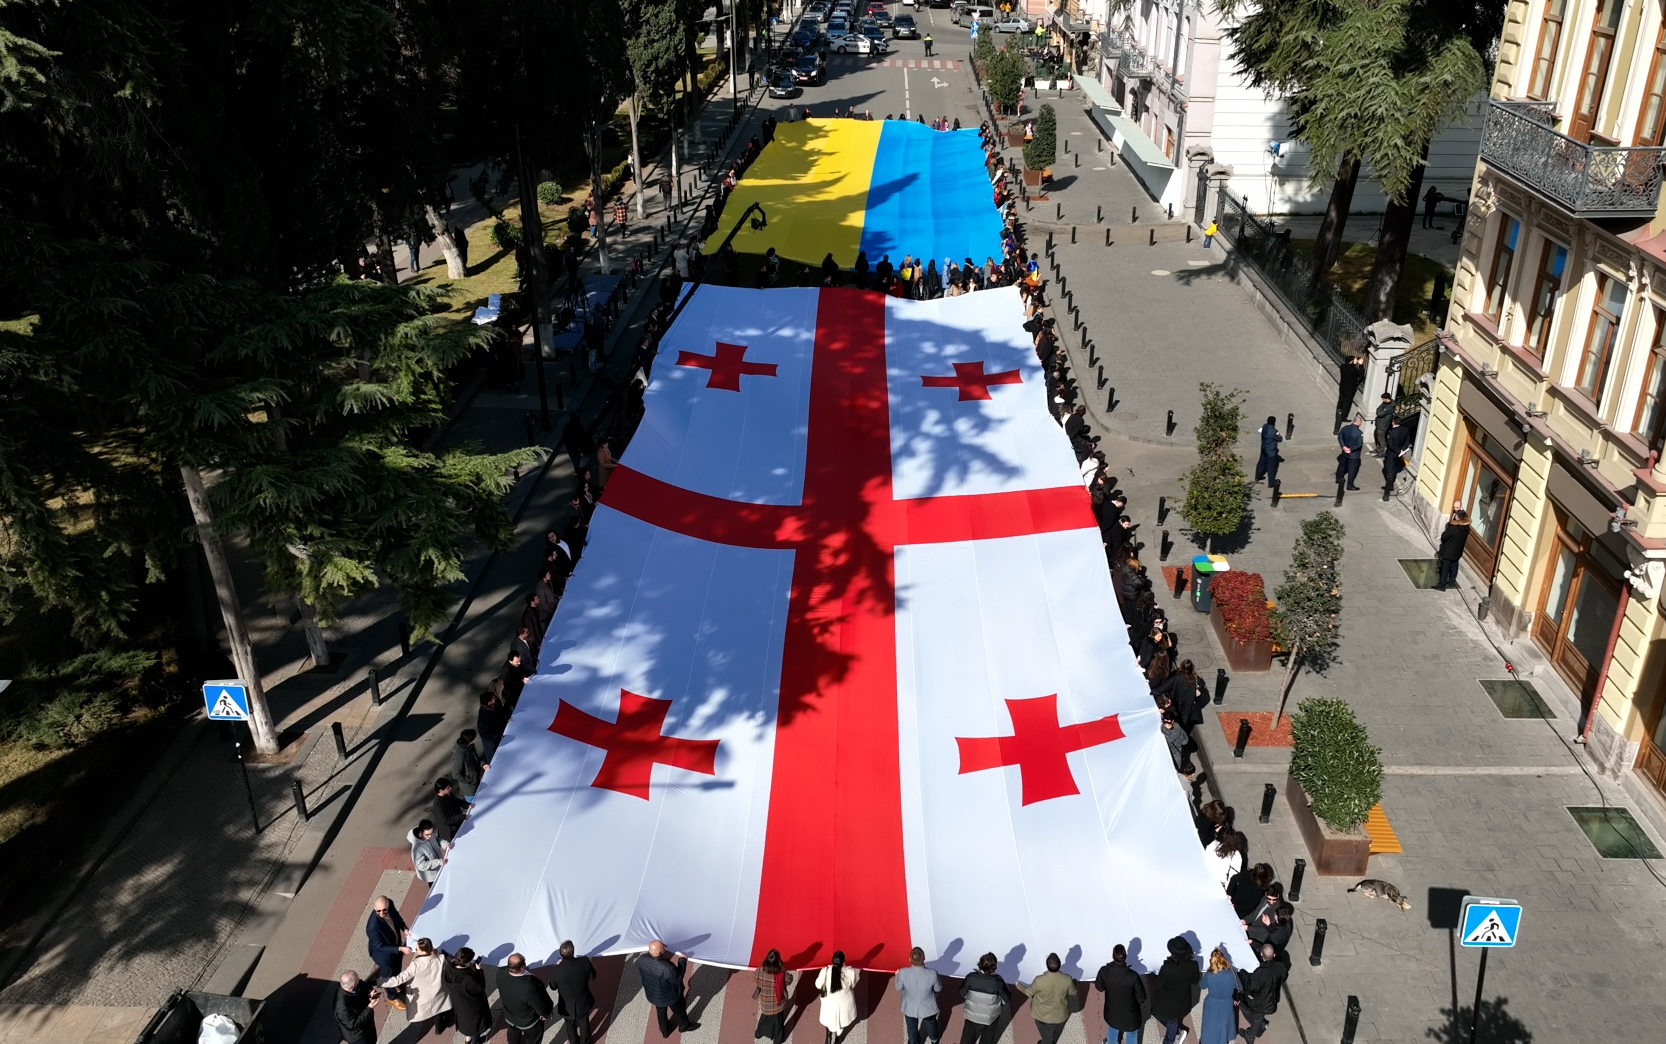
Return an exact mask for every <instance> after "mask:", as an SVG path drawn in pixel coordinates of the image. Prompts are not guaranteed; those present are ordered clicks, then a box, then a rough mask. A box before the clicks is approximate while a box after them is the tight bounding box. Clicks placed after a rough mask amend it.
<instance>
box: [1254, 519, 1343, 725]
mask: <svg viewBox="0 0 1666 1044" xmlns="http://www.w3.org/2000/svg"><path fill="white" fill-rule="evenodd" d="M1345 533H1346V530H1345V529H1344V528H1343V526H1342V523H1341V521H1340V520H1338V519H1337V517H1336V516H1335V515H1333V514H1331V513H1330V512H1329V511H1321V512H1319V513H1318V514H1317V515H1314V516H1313V517H1312V518H1310V519H1308V520H1307V521H1305V522H1303V523H1302V535H1301V536H1299V537H1297V538H1296V546H1295V548H1294V549H1293V550H1292V552H1291V554H1290V565H1289V567H1288V568H1287V569H1285V571H1284V580H1283V581H1282V582H1281V583H1280V584H1279V585H1278V589H1277V590H1275V591H1274V592H1273V598H1274V599H1275V600H1276V604H1275V605H1274V607H1273V612H1272V624H1273V640H1274V641H1276V642H1278V643H1279V644H1280V645H1282V646H1283V647H1284V648H1285V649H1288V650H1289V662H1288V663H1287V665H1286V666H1285V669H1284V682H1283V684H1282V685H1280V686H1279V691H1278V709H1277V710H1275V711H1273V728H1275V729H1276V728H1278V722H1279V718H1280V717H1282V716H1283V714H1284V702H1285V701H1286V700H1288V699H1289V698H1290V686H1291V684H1292V683H1293V682H1294V681H1295V680H1296V672H1297V671H1299V670H1301V669H1302V668H1303V667H1306V668H1308V669H1309V670H1314V671H1322V670H1324V669H1325V668H1326V667H1328V666H1330V662H1331V658H1332V657H1333V656H1334V655H1335V652H1336V642H1337V639H1338V637H1340V632H1339V631H1338V629H1337V628H1338V623H1337V618H1338V616H1339V615H1340V614H1341V612H1342V537H1343V535H1344V534H1345Z"/></svg>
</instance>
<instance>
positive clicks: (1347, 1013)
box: [1342, 277, 1487, 1044]
mask: <svg viewBox="0 0 1666 1044" xmlns="http://www.w3.org/2000/svg"><path fill="white" fill-rule="evenodd" d="M1437 278H1438V277H1437ZM1481 952H1482V953H1483V954H1484V953H1486V952H1487V951H1485V950H1482V951H1481ZM1471 1010H1472V1011H1473V1010H1474V1009H1471ZM1358 1031H1359V998H1358V997H1356V996H1354V995H1353V994H1351V993H1350V994H1348V1007H1347V1008H1346V1009H1345V1010H1344V1011H1343V1013H1342V1044H1354V1034H1355V1033H1356V1032H1358ZM1470 1039H1471V1040H1474V1037H1473V1036H1472V1037H1471V1038H1470Z"/></svg>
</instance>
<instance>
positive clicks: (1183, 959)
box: [1151, 935, 1203, 1044]
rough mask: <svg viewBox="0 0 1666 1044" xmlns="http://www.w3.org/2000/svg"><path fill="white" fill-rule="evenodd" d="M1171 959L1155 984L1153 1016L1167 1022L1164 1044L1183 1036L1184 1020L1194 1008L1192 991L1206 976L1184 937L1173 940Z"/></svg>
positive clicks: (1152, 993) (1152, 999) (1164, 1030)
mask: <svg viewBox="0 0 1666 1044" xmlns="http://www.w3.org/2000/svg"><path fill="white" fill-rule="evenodd" d="M1168 949H1169V956H1168V960H1166V961H1164V962H1163V966H1162V967H1161V968H1159V969H1157V978H1156V981H1155V982H1154V983H1153V984H1152V987H1151V1017H1152V1018H1154V1019H1156V1020H1157V1021H1158V1022H1161V1023H1162V1024H1163V1044H1174V1038H1175V1037H1177V1036H1179V1035H1180V1020H1181V1019H1184V1018H1185V1017H1186V1016H1187V1015H1188V1014H1190V1013H1191V1010H1192V991H1193V989H1195V988H1196V987H1197V984H1198V983H1199V982H1200V981H1201V980H1202V979H1203V973H1202V972H1200V971H1198V968H1197V956H1196V955H1195V954H1193V953H1192V946H1191V944H1190V943H1188V942H1187V941H1186V940H1185V939H1184V938H1182V937H1181V936H1178V935H1177V936H1175V937H1174V938H1172V939H1170V940H1169V947H1168Z"/></svg>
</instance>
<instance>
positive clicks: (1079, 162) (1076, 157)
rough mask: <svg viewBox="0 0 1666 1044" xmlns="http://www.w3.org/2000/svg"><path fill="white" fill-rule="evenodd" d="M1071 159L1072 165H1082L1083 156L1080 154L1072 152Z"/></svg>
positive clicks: (1077, 166) (1078, 166)
mask: <svg viewBox="0 0 1666 1044" xmlns="http://www.w3.org/2000/svg"><path fill="white" fill-rule="evenodd" d="M1070 159H1071V166H1073V167H1076V168H1078V169H1080V167H1081V166H1082V157H1081V156H1080V155H1078V154H1075V153H1072V154H1071V156H1070Z"/></svg>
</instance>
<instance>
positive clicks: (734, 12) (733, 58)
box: [729, 0, 740, 101]
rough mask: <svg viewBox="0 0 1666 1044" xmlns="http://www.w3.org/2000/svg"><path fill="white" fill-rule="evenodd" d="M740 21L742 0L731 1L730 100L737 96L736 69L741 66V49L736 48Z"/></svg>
mask: <svg viewBox="0 0 1666 1044" xmlns="http://www.w3.org/2000/svg"><path fill="white" fill-rule="evenodd" d="M739 21H740V0H729V100H730V101H733V100H734V98H735V94H736V88H735V76H736V72H735V67H736V66H738V65H739V64H740V48H739V47H738V46H736V39H735V26H736V23H738V22H739Z"/></svg>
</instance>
